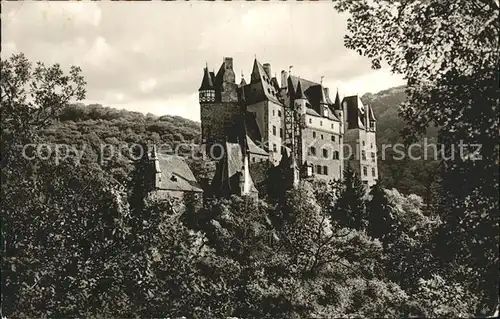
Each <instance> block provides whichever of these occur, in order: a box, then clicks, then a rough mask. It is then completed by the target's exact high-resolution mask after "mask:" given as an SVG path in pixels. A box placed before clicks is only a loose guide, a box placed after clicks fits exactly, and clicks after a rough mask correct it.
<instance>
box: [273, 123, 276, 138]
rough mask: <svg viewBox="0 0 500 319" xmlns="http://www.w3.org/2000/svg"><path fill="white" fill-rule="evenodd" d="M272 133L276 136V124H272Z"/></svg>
mask: <svg viewBox="0 0 500 319" xmlns="http://www.w3.org/2000/svg"><path fill="white" fill-rule="evenodd" d="M273 135H274V136H276V126H274V125H273Z"/></svg>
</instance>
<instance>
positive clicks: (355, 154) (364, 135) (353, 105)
mask: <svg viewBox="0 0 500 319" xmlns="http://www.w3.org/2000/svg"><path fill="white" fill-rule="evenodd" d="M342 108H343V113H344V114H345V116H344V123H345V124H344V126H345V134H344V143H345V144H346V145H348V146H349V150H351V152H350V154H347V155H346V159H345V161H346V164H349V165H351V166H352V167H353V168H354V169H355V170H356V171H357V172H358V174H359V176H360V178H361V181H362V182H363V183H364V184H365V185H366V186H367V189H369V188H370V187H372V186H373V185H375V184H376V183H377V180H378V177H379V176H378V164H377V161H378V159H377V158H378V151H377V143H376V121H377V120H376V118H375V114H374V113H373V110H372V108H371V106H370V105H367V104H363V102H362V101H361V99H360V98H359V96H358V95H352V96H346V97H345V98H344V99H343V100H342Z"/></svg>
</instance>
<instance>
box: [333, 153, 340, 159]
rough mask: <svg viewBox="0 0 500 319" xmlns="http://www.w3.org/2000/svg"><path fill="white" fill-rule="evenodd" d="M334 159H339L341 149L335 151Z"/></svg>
mask: <svg viewBox="0 0 500 319" xmlns="http://www.w3.org/2000/svg"><path fill="white" fill-rule="evenodd" d="M333 159H334V160H338V159H339V151H333Z"/></svg>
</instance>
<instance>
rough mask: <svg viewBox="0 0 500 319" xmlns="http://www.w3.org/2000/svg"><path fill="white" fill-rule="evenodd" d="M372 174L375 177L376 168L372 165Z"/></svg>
mask: <svg viewBox="0 0 500 319" xmlns="http://www.w3.org/2000/svg"><path fill="white" fill-rule="evenodd" d="M372 176H373V177H375V168H374V167H372Z"/></svg>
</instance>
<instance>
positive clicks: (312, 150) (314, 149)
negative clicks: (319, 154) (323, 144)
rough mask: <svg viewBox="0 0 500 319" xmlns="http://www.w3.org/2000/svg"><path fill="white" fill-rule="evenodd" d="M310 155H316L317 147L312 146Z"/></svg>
mask: <svg viewBox="0 0 500 319" xmlns="http://www.w3.org/2000/svg"><path fill="white" fill-rule="evenodd" d="M309 153H311V155H314V156H315V155H316V147H314V146H311V148H310V149H309Z"/></svg>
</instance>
